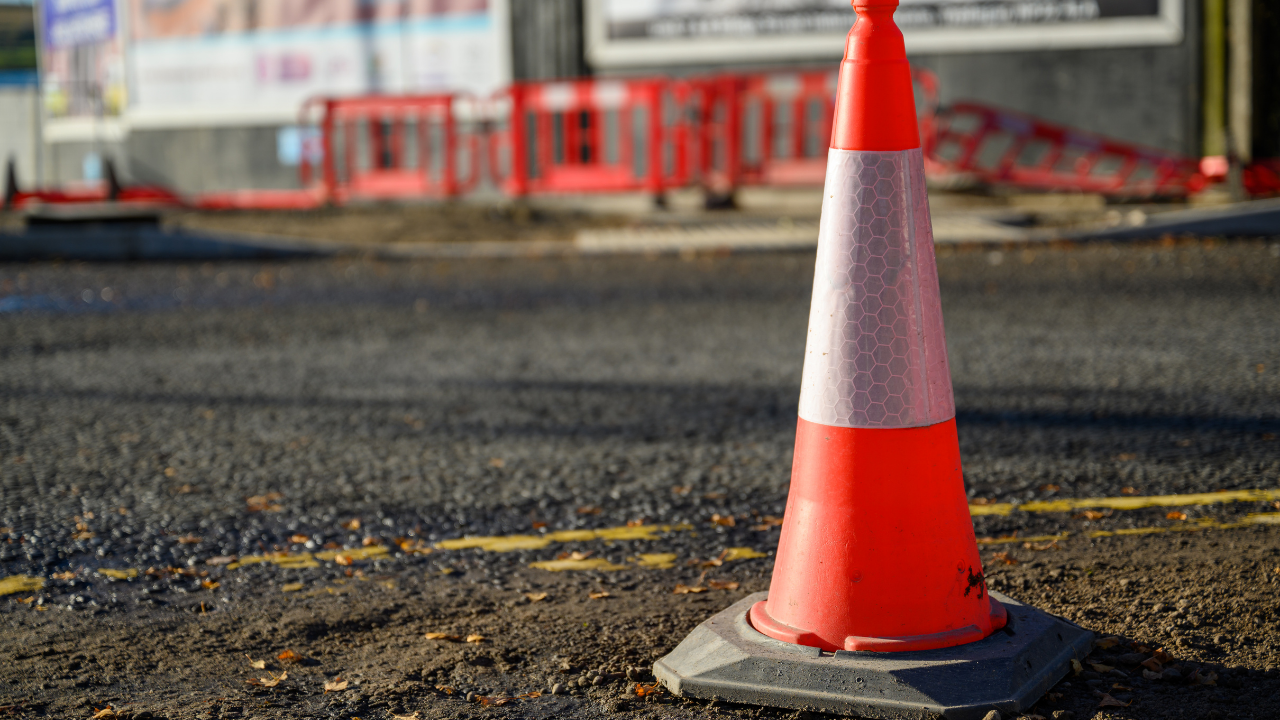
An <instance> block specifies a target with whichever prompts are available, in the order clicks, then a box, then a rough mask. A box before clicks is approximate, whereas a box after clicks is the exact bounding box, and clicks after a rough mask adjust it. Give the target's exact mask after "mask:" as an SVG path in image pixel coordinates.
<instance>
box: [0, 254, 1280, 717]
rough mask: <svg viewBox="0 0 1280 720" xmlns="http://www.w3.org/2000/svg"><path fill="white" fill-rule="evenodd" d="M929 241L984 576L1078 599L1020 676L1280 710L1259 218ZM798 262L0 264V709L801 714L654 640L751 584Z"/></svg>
mask: <svg viewBox="0 0 1280 720" xmlns="http://www.w3.org/2000/svg"><path fill="white" fill-rule="evenodd" d="M938 270H939V274H940V278H941V291H942V305H943V311H944V315H945V322H946V331H947V345H948V349H949V356H950V366H951V372H952V377H953V384H954V389H955V398H956V408H957V425H958V428H959V436H960V449H961V453H962V456H963V460H964V476H965V483H966V490H967V493H968V495H969V500H970V510H971V513H972V515H973V519H974V527H975V532H976V536H977V538H978V541H979V544H980V548H981V552H982V558H983V561H984V564H985V573H986V578H987V582H988V585H989V587H990V588H991V589H993V590H996V591H999V592H1002V593H1004V594H1006V595H1008V596H1010V597H1012V598H1014V599H1017V600H1019V601H1022V602H1026V603H1030V604H1034V605H1036V606H1038V607H1040V608H1043V609H1045V610H1048V611H1050V612H1053V613H1056V614H1059V615H1061V616H1063V617H1065V618H1067V619H1070V620H1072V621H1074V622H1076V623H1078V624H1080V625H1082V626H1084V627H1085V628H1087V629H1089V630H1092V631H1093V632H1094V633H1095V634H1096V637H1097V644H1096V647H1095V650H1094V651H1093V653H1092V654H1091V655H1090V656H1089V657H1088V658H1087V659H1086V661H1085V662H1084V663H1081V664H1079V665H1078V666H1076V667H1073V668H1072V669H1071V671H1070V672H1069V673H1068V675H1067V677H1066V678H1065V679H1064V680H1063V681H1062V682H1060V683H1058V684H1057V685H1055V686H1054V687H1053V688H1051V689H1050V690H1049V691H1048V694H1047V695H1045V697H1044V699H1042V700H1041V701H1040V702H1039V703H1038V704H1037V705H1036V706H1035V708H1033V709H1032V710H1030V711H1028V712H1027V713H1026V716H1030V717H1034V716H1039V717H1041V718H1055V719H1057V720H1063V719H1066V718H1078V719H1080V720H1084V719H1086V718H1097V719H1099V720H1101V719H1104V718H1132V719H1134V720H1137V719H1143V720H1146V719H1165V718H1168V719H1175V718H1176V719H1183V718H1185V719H1187V720H1199V719H1206V718H1232V719H1233V720H1234V719H1240V720H1249V719H1253V720H1264V719H1267V718H1275V717H1280V243H1278V242H1276V241H1274V240H1253V241H1251V240H1238V241H1230V242H1223V241H1221V240H1216V241H1215V240H1213V239H1206V238H1194V239H1166V240H1165V241H1163V242H1151V243H1132V244H1106V243H1092V244H1079V245H1068V244H1053V245H1050V244H1044V245H1020V246H1003V247H994V246H982V247H976V246H975V247H948V246H943V247H940V248H939V258H938ZM813 272H814V254H813V253H812V252H807V253H806V252H790V253H754V254H752V253H747V254H722V253H712V254H710V255H698V254H686V255H685V256H683V257H680V256H673V255H655V256H648V257H645V256H639V255H636V256H590V257H587V256H581V257H575V256H565V257H554V258H544V259H537V258H520V259H500V260H494V259H487V260H486V259H470V260H451V261H443V260H420V261H410V260H406V261H397V262H381V261H376V260H364V259H359V258H336V259H332V258H331V259H316V260H292V261H279V262H268V263H262V262H220V263H205V264H201V263H188V264H176V263H136V264H127V263H104V264H82V263H65V262H64V263H19V264H6V265H0V618H3V619H2V620H0V657H3V658H4V660H3V661H2V662H0V717H9V716H12V717H21V718H27V717H30V718H37V717H41V718H43V717H50V718H90V717H97V718H133V719H136V720H141V719H143V718H152V719H159V718H168V719H170V720H180V719H181V720H186V719H192V720H195V719H199V720H205V719H213V718H342V719H343V720H347V719H350V718H361V719H362V720H370V719H377V720H382V719H384V718H397V717H400V718H404V717H409V718H615V717H616V718H626V717H631V718H654V719H657V718H664V719H666V718H671V719H675V718H708V717H726V718H730V717H736V718H756V717H764V718H784V717H785V718H791V717H812V716H811V715H809V714H806V713H802V712H801V713H798V712H796V711H791V710H786V711H783V710H771V709H761V708H757V707H749V706H742V705H733V704H726V703H723V702H715V701H713V702H705V701H692V700H686V699H682V698H676V697H672V696H671V695H670V694H669V693H667V692H666V691H665V690H663V689H662V688H661V687H659V686H657V685H656V684H655V683H654V678H653V676H652V674H651V672H650V669H651V667H652V664H653V662H654V661H655V660H656V659H658V658H659V657H661V656H662V655H663V654H665V653H667V652H669V651H670V650H671V649H672V648H673V647H675V645H676V644H677V643H679V642H680V641H681V640H682V639H683V638H684V637H685V635H686V634H688V632H689V631H690V630H691V629H692V628H694V627H695V626H696V625H697V624H698V623H700V622H701V621H703V620H704V619H706V618H707V617H709V616H710V615H712V614H713V613H715V612H717V611H719V610H721V609H723V608H725V607H727V606H728V605H730V604H731V603H733V602H734V601H736V600H738V599H740V598H742V597H744V596H746V595H747V594H749V593H752V592H758V591H761V590H765V589H767V587H768V582H769V576H770V572H771V569H772V553H773V551H774V550H775V548H776V545H777V541H778V534H779V524H780V522H781V520H780V518H781V516H782V515H783V512H784V507H785V501H786V494H787V485H788V478H789V474H790V469H791V458H792V446H793V442H794V439H795V428H796V412H797V400H798V396H799V385H800V374H801V363H802V360H803V353H804V345H805V335H806V325H807V320H808V314H809V303H810V293H811V289H812V282H813ZM885 482H892V478H886V479H885ZM918 501H919V502H920V503H922V504H923V503H928V502H929V498H924V497H922V498H918Z"/></svg>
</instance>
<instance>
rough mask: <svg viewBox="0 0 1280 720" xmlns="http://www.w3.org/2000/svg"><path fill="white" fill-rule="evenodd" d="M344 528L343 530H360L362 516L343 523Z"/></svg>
mask: <svg viewBox="0 0 1280 720" xmlns="http://www.w3.org/2000/svg"><path fill="white" fill-rule="evenodd" d="M342 529H343V530H359V529H360V518H351V519H350V520H348V521H346V522H344V523H342Z"/></svg>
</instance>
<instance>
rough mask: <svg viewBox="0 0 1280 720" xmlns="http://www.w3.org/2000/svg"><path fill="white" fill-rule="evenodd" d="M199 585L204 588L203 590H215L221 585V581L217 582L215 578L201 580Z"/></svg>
mask: <svg viewBox="0 0 1280 720" xmlns="http://www.w3.org/2000/svg"><path fill="white" fill-rule="evenodd" d="M200 587H202V588H204V589H205V590H217V589H218V588H220V587H222V583H220V582H218V581H217V580H201V581H200Z"/></svg>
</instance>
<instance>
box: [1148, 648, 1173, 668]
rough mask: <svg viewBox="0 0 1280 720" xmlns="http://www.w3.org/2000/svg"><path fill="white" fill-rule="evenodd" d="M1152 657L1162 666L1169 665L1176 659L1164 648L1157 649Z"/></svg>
mask: <svg viewBox="0 0 1280 720" xmlns="http://www.w3.org/2000/svg"><path fill="white" fill-rule="evenodd" d="M1151 657H1153V658H1155V659H1156V660H1157V661H1158V662H1159V663H1160V664H1161V665H1168V664H1169V663H1171V662H1173V659H1174V658H1173V656H1172V655H1170V654H1169V653H1167V652H1165V651H1164V648H1156V651H1155V652H1154V653H1152V654H1151Z"/></svg>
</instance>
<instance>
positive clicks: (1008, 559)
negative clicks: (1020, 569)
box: [991, 551, 1018, 565]
mask: <svg viewBox="0 0 1280 720" xmlns="http://www.w3.org/2000/svg"><path fill="white" fill-rule="evenodd" d="M991 559H993V560H999V561H1000V562H1002V563H1004V564H1005V565H1017V564H1018V559H1017V558H1015V557H1014V556H1012V555H1010V554H1009V553H1008V551H1005V552H998V553H996V554H995V555H992V556H991Z"/></svg>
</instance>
